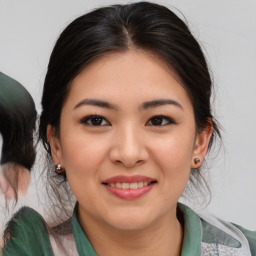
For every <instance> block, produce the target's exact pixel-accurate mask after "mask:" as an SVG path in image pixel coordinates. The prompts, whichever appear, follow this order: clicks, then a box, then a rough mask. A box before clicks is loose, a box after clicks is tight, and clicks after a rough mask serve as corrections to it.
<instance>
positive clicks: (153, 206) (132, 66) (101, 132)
mask: <svg viewBox="0 0 256 256" xmlns="http://www.w3.org/2000/svg"><path fill="white" fill-rule="evenodd" d="M92 99H93V100H100V101H104V102H107V103H108V104H109V105H110V106H111V108H108V107H106V104H105V105H104V104H103V105H101V106H98V105H97V106H95V105H93V104H91V103H88V102H89V101H88V100H92ZM159 100H167V101H168V102H169V103H160V104H145V102H151V103H152V101H154V102H157V101H158V102H159ZM162 102H163V101H162ZM143 104H144V105H143ZM112 105H113V106H112ZM91 115H93V116H95V115H97V116H100V118H101V119H100V122H99V123H98V124H100V125H95V119H94V120H92V119H90V118H89V119H88V116H91ZM156 116H157V117H156ZM159 116H160V117H159ZM163 116H164V117H163ZM92 121H93V122H92ZM157 122H158V125H156V123H157ZM47 135H48V139H49V142H50V144H51V150H52V156H53V160H54V163H55V164H58V163H60V164H61V165H62V167H64V168H65V170H66V174H67V179H68V182H69V185H70V188H71V190H72V192H73V194H74V195H75V197H76V198H77V200H78V205H79V206H78V214H79V221H80V223H81V225H82V227H83V228H84V229H85V230H87V229H90V228H91V230H92V229H104V228H108V229H109V230H112V231H114V230H115V231H134V230H136V231H139V230H146V229H147V230H150V229H151V228H154V229H155V231H156V229H157V227H164V226H165V227H171V226H172V227H174V226H175V224H174V223H177V218H176V207H177V201H178V199H179V197H180V196H181V194H182V193H183V191H184V188H185V186H186V184H187V181H188V179H189V175H190V171H191V168H196V167H198V166H199V165H200V164H195V163H194V158H195V157H197V158H200V159H201V163H202V161H203V159H204V156H205V154H206V151H207V147H208V142H209V139H210V136H211V125H209V127H207V128H206V129H205V130H204V131H203V132H201V133H200V134H198V133H197V132H196V127H195V120H194V114H193V107H192V104H191V101H190V99H189V97H188V95H187V93H186V91H185V90H184V88H183V87H182V85H181V81H180V79H179V77H178V76H177V75H176V74H175V72H174V71H173V70H172V69H171V68H170V67H166V65H165V64H164V62H163V61H162V60H161V59H159V58H157V57H156V56H154V55H152V54H150V53H147V52H145V51H139V50H129V51H127V52H123V53H112V54H109V55H106V56H104V57H101V58H99V59H97V60H95V61H94V62H92V63H91V64H89V65H88V66H86V67H85V68H84V69H83V70H82V71H81V73H80V74H79V75H78V76H77V77H76V78H75V79H74V80H73V81H72V83H71V87H70V91H69V95H68V97H67V99H66V101H65V103H64V106H63V109H62V112H61V119H60V133H59V136H55V134H54V128H53V127H51V126H50V125H48V129H47ZM119 175H125V176H133V175H142V176H146V177H150V178H152V179H154V180H155V181H156V183H155V184H154V185H153V186H152V189H151V190H150V191H149V192H148V193H146V194H144V195H143V196H141V197H139V198H136V199H132V200H126V199H122V198H119V197H116V196H115V195H113V194H112V193H110V192H109V191H108V190H107V189H106V186H104V185H103V184H102V182H103V181H104V180H106V179H109V178H111V177H115V176H119ZM88 223H89V224H88Z"/></svg>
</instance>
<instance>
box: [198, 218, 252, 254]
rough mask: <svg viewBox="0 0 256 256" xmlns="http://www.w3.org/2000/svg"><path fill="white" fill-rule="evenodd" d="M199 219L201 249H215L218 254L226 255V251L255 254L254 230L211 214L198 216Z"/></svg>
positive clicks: (205, 250)
mask: <svg viewBox="0 0 256 256" xmlns="http://www.w3.org/2000/svg"><path fill="white" fill-rule="evenodd" d="M200 220H201V228H202V246H201V249H202V251H204V252H207V251H209V250H216V251H218V253H219V255H226V254H225V253H227V252H230V253H231V254H230V255H256V232H255V231H249V230H246V229H244V228H242V227H241V226H238V225H235V224H232V223H229V222H227V221H224V220H221V219H219V218H216V217H212V216H207V217H205V216H200ZM203 255H204V254H203ZM206 255H207V254H206Z"/></svg>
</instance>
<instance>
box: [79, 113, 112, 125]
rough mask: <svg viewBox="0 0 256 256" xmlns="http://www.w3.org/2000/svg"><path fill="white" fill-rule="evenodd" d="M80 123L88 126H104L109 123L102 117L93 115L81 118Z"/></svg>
mask: <svg viewBox="0 0 256 256" xmlns="http://www.w3.org/2000/svg"><path fill="white" fill-rule="evenodd" d="M80 123H83V124H85V125H90V126H106V125H110V124H109V122H108V121H107V120H106V119H105V118H104V117H102V116H98V115H93V116H87V117H85V118H83V119H82V120H81V121H80Z"/></svg>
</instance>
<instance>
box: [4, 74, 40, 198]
mask: <svg viewBox="0 0 256 256" xmlns="http://www.w3.org/2000/svg"><path fill="white" fill-rule="evenodd" d="M36 118H37V112H36V109H35V104H34V101H33V99H32V97H31V95H30V94H29V92H28V91H27V90H26V89H25V88H24V87H23V86H22V85H21V84H20V83H18V82H17V81H15V80H14V79H12V78H11V77H9V76H7V75H5V74H3V73H1V72H0V161H1V162H0V194H2V195H3V196H4V197H5V199H6V200H11V199H15V200H16V201H17V200H18V196H21V195H24V194H25V193H26V191H27V188H28V184H29V177H30V175H29V172H30V170H31V168H32V166H33V164H34V161H35V156H36V152H35V148H34V138H33V133H34V129H35V124H36Z"/></svg>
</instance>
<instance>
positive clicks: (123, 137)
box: [110, 126, 149, 168]
mask: <svg viewBox="0 0 256 256" xmlns="http://www.w3.org/2000/svg"><path fill="white" fill-rule="evenodd" d="M110 159H111V161H112V162H113V163H114V164H119V165H122V166H124V167H126V168H133V167H135V166H138V165H142V164H143V163H145V162H147V160H148V159H149V154H148V151H147V148H146V145H145V141H144V136H143V135H142V133H141V132H140V131H138V129H136V128H134V127H132V126H130V127H127V126H126V127H125V128H123V129H120V130H119V131H118V132H117V133H116V134H115V138H114V139H113V146H112V148H111V150H110Z"/></svg>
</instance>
